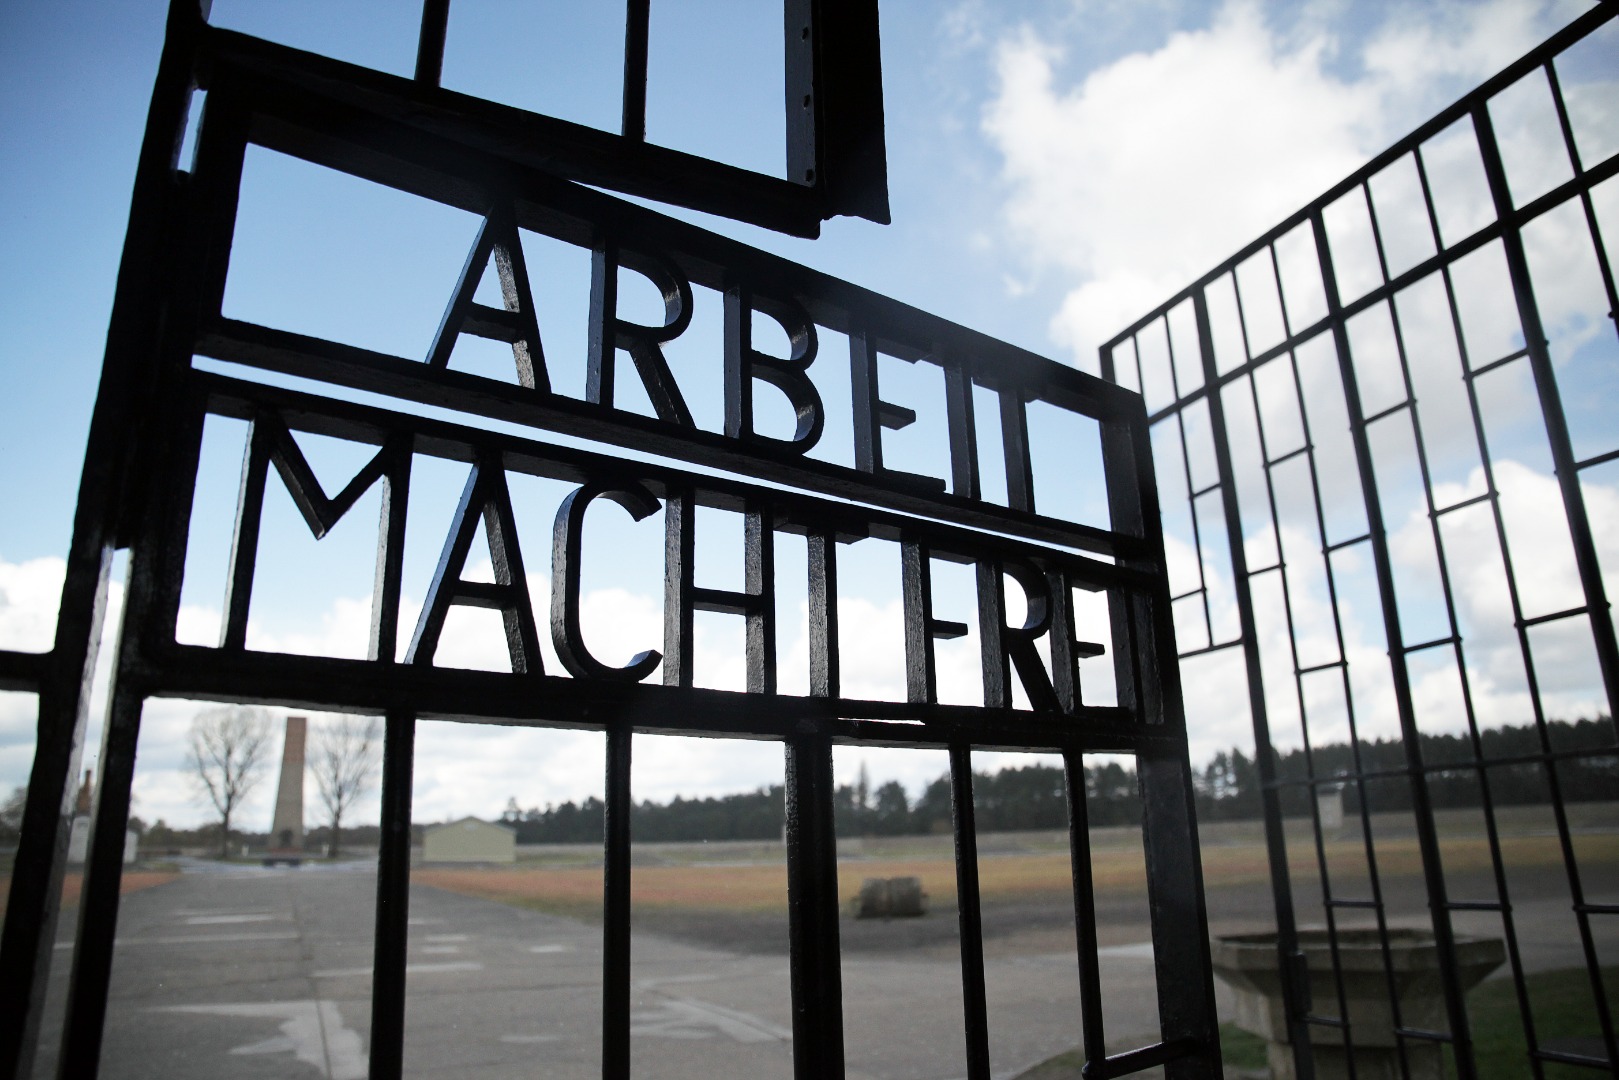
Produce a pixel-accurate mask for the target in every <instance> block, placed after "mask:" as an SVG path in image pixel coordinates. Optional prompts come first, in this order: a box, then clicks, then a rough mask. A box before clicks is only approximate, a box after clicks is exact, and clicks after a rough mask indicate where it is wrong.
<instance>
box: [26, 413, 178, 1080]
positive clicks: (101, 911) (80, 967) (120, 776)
mask: <svg viewBox="0 0 1619 1080" xmlns="http://www.w3.org/2000/svg"><path fill="white" fill-rule="evenodd" d="M177 404H179V405H180V406H181V408H180V409H179V410H178V417H177V422H176V423H175V424H174V425H173V430H172V431H171V432H170V433H169V436H170V439H171V440H172V442H171V443H170V445H169V446H168V447H167V448H166V451H167V452H166V453H164V454H161V455H160V456H159V460H158V463H159V465H160V467H161V468H162V471H161V472H160V473H159V477H160V478H167V479H169V480H171V481H172V483H170V484H169V485H166V486H156V487H153V488H151V489H149V490H153V491H159V492H162V493H163V495H162V497H161V498H157V499H154V500H153V502H154V505H151V506H149V507H148V508H147V513H146V514H145V515H144V521H143V527H142V530H141V535H140V536H138V537H136V538H135V542H134V544H133V545H132V547H133V549H134V551H133V557H132V558H131V560H130V564H129V581H128V584H127V586H126V593H125V596H126V599H125V606H124V616H123V625H122V627H121V629H120V631H119V635H118V646H117V649H116V656H117V660H116V665H115V667H114V671H113V680H112V688H111V704H110V706H109V708H108V715H107V721H106V724H105V725H104V727H103V729H102V733H101V752H100V756H99V759H98V760H99V763H100V768H101V779H100V783H99V785H98V787H97V793H96V804H95V821H94V823H93V826H92V830H91V836H90V849H89V853H88V856H87V858H86V863H85V868H84V886H83V888H82V890H81V891H80V895H79V921H78V941H77V946H76V947H75V949H74V952H73V971H72V977H71V981H70V982H69V983H68V995H67V1018H66V1022H65V1025H64V1030H63V1034H62V1052H61V1056H60V1057H59V1059H58V1067H57V1072H58V1075H59V1076H61V1077H63V1078H64V1080H77V1078H79V1077H94V1076H95V1075H96V1070H97V1068H98V1066H99V1063H100V1057H101V1044H102V1036H103V1033H104V1031H103V1029H104V1028H105V1026H106V1016H107V989H108V986H109V985H110V983H111V981H112V963H113V936H114V934H115V933H116V931H117V926H118V896H119V883H120V881H121V879H122V877H123V869H124V833H125V830H126V829H127V828H128V826H129V803H130V789H131V786H132V785H133V782H134V778H135V751H136V746H137V743H138V741H139V738H140V722H141V703H142V700H143V698H144V697H145V694H146V687H145V686H144V685H143V684H142V682H141V677H140V669H141V667H142V662H143V660H144V659H145V657H146V656H148V655H149V654H150V653H151V651H152V650H153V648H154V647H155V646H159V645H161V644H163V643H164V642H172V640H173V636H174V624H173V622H172V621H169V622H168V623H167V625H162V623H163V616H164V614H165V613H166V612H170V611H173V610H176V609H177V606H178V598H179V592H180V584H181V580H182V576H183V572H184V567H185V552H186V537H187V533H188V532H189V530H190V524H191V501H192V491H193V490H194V486H195V483H196V476H197V460H198V456H199V454H200V451H201V446H202V422H203V421H202V409H201V408H200V403H199V402H197V401H196V400H195V399H192V400H187V401H182V402H178V403H177Z"/></svg>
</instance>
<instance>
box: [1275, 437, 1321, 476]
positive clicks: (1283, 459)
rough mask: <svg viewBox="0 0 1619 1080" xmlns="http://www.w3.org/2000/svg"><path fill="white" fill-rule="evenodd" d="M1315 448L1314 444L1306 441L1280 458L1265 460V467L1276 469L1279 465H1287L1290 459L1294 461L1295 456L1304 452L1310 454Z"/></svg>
mask: <svg viewBox="0 0 1619 1080" xmlns="http://www.w3.org/2000/svg"><path fill="white" fill-rule="evenodd" d="M1314 449H1315V447H1314V446H1311V445H1310V444H1309V443H1305V444H1304V445H1303V446H1301V447H1299V448H1298V449H1297V450H1289V451H1288V452H1287V453H1285V454H1283V455H1282V456H1281V457H1279V458H1271V459H1270V460H1269V461H1267V462H1265V468H1266V469H1267V470H1269V469H1274V468H1275V467H1276V466H1278V465H1285V464H1287V463H1288V462H1289V461H1292V460H1293V459H1294V458H1296V457H1299V456H1301V455H1303V454H1308V453H1309V452H1310V451H1311V450H1314Z"/></svg>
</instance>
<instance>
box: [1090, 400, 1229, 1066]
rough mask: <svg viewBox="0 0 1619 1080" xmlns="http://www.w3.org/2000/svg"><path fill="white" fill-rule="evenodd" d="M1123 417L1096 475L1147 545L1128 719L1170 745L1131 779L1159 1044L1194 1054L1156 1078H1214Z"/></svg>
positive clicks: (1183, 808) (1160, 553)
mask: <svg viewBox="0 0 1619 1080" xmlns="http://www.w3.org/2000/svg"><path fill="white" fill-rule="evenodd" d="M1132 412H1133V414H1132V415H1130V416H1129V417H1128V419H1127V421H1126V422H1114V423H1110V424H1104V425H1103V428H1102V467H1103V469H1104V470H1105V472H1106V474H1107V491H1108V511H1109V514H1110V516H1111V520H1112V522H1113V527H1114V528H1115V529H1117V530H1119V531H1121V532H1124V533H1126V534H1129V535H1135V536H1142V537H1145V538H1146V539H1147V544H1146V545H1145V551H1144V552H1143V554H1142V555H1140V556H1137V557H1135V558H1131V559H1124V560H1121V563H1122V564H1123V565H1125V566H1127V567H1130V566H1138V567H1140V568H1142V569H1149V570H1151V571H1153V580H1154V584H1153V586H1152V588H1151V592H1150V593H1148V592H1144V593H1143V594H1141V595H1139V596H1136V597H1135V598H1134V599H1133V602H1132V606H1133V607H1134V608H1135V609H1136V613H1135V618H1134V620H1133V621H1134V622H1135V624H1136V636H1135V637H1134V638H1133V639H1132V640H1133V642H1134V645H1135V650H1136V652H1137V653H1138V654H1139V656H1140V670H1141V673H1142V677H1141V684H1142V685H1141V688H1140V689H1141V700H1140V702H1139V703H1138V705H1137V707H1138V709H1139V712H1138V714H1137V719H1138V721H1139V722H1140V723H1142V724H1143V725H1154V726H1157V727H1159V728H1160V730H1166V731H1169V732H1173V733H1175V734H1176V735H1178V736H1179V738H1178V739H1177V740H1176V742H1175V743H1174V744H1173V747H1172V748H1167V747H1166V748H1161V749H1152V750H1144V751H1142V752H1140V753H1138V754H1137V756H1136V777H1137V780H1138V782H1139V783H1140V785H1141V802H1142V842H1143V846H1144V847H1145V849H1146V858H1147V903H1148V905H1149V907H1150V909H1151V912H1152V943H1153V963H1154V966H1155V968H1156V973H1157V980H1158V1015H1159V1020H1160V1029H1161V1033H1162V1037H1163V1039H1164V1041H1166V1042H1169V1041H1174V1040H1189V1041H1190V1042H1191V1043H1192V1044H1194V1045H1196V1046H1197V1048H1198V1049H1197V1050H1196V1051H1195V1052H1194V1053H1192V1054H1191V1055H1190V1056H1187V1057H1184V1058H1181V1059H1179V1060H1176V1061H1172V1062H1170V1063H1168V1064H1167V1065H1166V1066H1165V1075H1166V1076H1167V1077H1169V1078H1170V1080H1198V1078H1203V1077H1215V1076H1218V1075H1220V1032H1219V1025H1218V1023H1217V1022H1216V1019H1215V1012H1214V968H1213V964H1212V963H1211V962H1210V959H1209V941H1208V935H1207V932H1206V931H1207V927H1208V920H1207V911H1206V909H1205V906H1204V902H1203V870H1202V865H1201V863H1200V862H1199V859H1198V848H1197V815H1196V811H1195V809H1194V805H1195V804H1194V800H1193V795H1192V766H1191V762H1190V760H1189V759H1188V757H1187V748H1186V739H1185V734H1186V717H1185V714H1184V712H1183V711H1182V706H1181V679H1180V666H1179V663H1178V661H1177V659H1176V656H1175V626H1174V623H1173V622H1172V621H1171V618H1170V610H1169V584H1168V581H1167V578H1166V576H1165V574H1164V566H1165V564H1166V558H1165V554H1164V541H1163V533H1162V532H1161V531H1160V530H1159V529H1157V528H1155V527H1154V524H1153V523H1156V522H1158V521H1160V520H1162V515H1161V513H1160V510H1159V506H1158V488H1157V484H1156V482H1155V480H1154V476H1153V467H1152V441H1151V437H1150V434H1149V432H1148V428H1147V415H1146V409H1145V406H1144V405H1142V404H1141V403H1140V400H1139V399H1137V401H1136V403H1135V407H1134V409H1133V411H1132Z"/></svg>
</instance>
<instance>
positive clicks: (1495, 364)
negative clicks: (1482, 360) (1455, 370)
mask: <svg viewBox="0 0 1619 1080" xmlns="http://www.w3.org/2000/svg"><path fill="white" fill-rule="evenodd" d="M1528 355H1529V350H1528V349H1519V350H1518V351H1517V352H1510V353H1507V354H1506V355H1505V356H1503V357H1501V358H1500V359H1499V360H1491V361H1490V362H1489V363H1488V364H1480V365H1478V366H1477V367H1472V368H1469V369H1468V370H1467V371H1466V372H1465V373H1464V375H1463V378H1465V379H1468V380H1469V381H1471V380H1473V379H1476V378H1478V377H1479V376H1480V375H1488V374H1489V373H1490V372H1492V371H1494V370H1495V369H1496V368H1500V367H1506V366H1507V365H1508V364H1510V363H1512V362H1513V361H1514V360H1522V359H1523V358H1524V357H1526V356H1528Z"/></svg>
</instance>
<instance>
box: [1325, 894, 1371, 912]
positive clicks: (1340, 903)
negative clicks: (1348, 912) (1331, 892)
mask: <svg viewBox="0 0 1619 1080" xmlns="http://www.w3.org/2000/svg"><path fill="white" fill-rule="evenodd" d="M1326 906H1327V907H1335V908H1354V909H1356V910H1359V911H1375V910H1377V909H1378V908H1380V907H1382V906H1383V905H1382V904H1380V903H1378V902H1377V901H1376V900H1350V899H1342V900H1340V899H1339V898H1338V897H1335V896H1333V897H1328V898H1327V900H1326Z"/></svg>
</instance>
